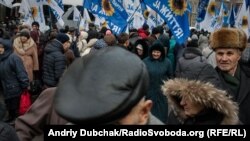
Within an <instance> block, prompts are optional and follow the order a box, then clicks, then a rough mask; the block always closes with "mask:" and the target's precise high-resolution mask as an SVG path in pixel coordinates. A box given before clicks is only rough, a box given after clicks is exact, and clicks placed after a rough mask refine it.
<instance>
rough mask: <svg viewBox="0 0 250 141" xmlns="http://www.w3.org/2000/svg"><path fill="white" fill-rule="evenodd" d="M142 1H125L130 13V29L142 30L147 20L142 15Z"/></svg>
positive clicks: (125, 6)
mask: <svg viewBox="0 0 250 141" xmlns="http://www.w3.org/2000/svg"><path fill="white" fill-rule="evenodd" d="M140 1H141V0H126V1H125V0H124V1H123V5H124V8H125V10H126V12H127V13H128V16H129V18H128V20H127V22H128V27H129V28H136V29H138V28H140V27H142V25H143V23H144V22H145V19H144V17H143V13H142V6H141V5H142V3H140Z"/></svg>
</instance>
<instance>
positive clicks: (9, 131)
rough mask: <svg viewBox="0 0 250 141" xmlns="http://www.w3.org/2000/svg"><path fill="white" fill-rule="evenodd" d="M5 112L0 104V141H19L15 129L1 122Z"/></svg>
mask: <svg viewBox="0 0 250 141" xmlns="http://www.w3.org/2000/svg"><path fill="white" fill-rule="evenodd" d="M5 112H6V109H5V108H4V106H3V104H1V103H0V141H19V139H18V137H17V134H16V131H15V129H14V128H13V127H11V126H10V125H8V124H7V123H4V122H2V119H3V117H4V114H5Z"/></svg>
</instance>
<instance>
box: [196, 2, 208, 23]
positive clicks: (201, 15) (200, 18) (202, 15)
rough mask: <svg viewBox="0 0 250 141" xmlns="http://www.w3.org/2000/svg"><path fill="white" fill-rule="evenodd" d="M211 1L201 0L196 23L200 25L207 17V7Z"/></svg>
mask: <svg viewBox="0 0 250 141" xmlns="http://www.w3.org/2000/svg"><path fill="white" fill-rule="evenodd" d="M208 3H209V0H200V1H199V4H198V8H197V18H196V21H197V22H198V23H200V22H202V21H203V20H204V18H205V16H206V12H207V6H208Z"/></svg>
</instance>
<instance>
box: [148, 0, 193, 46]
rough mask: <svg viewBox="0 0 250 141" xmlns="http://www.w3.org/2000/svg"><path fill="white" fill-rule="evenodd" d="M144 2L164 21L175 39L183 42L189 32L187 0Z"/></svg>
mask: <svg viewBox="0 0 250 141" xmlns="http://www.w3.org/2000/svg"><path fill="white" fill-rule="evenodd" d="M144 2H145V3H146V4H147V5H148V6H149V7H151V8H152V9H153V10H154V11H156V13H158V14H159V15H160V16H161V17H162V18H163V19H164V20H165V21H166V23H167V24H168V27H169V28H170V30H171V31H172V33H173V35H174V37H175V39H176V41H177V42H178V43H185V41H186V40H187V38H188V37H189V34H190V31H189V21H188V11H187V1H186V0H182V1H180V2H178V3H175V1H174V0H144Z"/></svg>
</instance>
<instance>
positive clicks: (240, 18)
mask: <svg viewBox="0 0 250 141" xmlns="http://www.w3.org/2000/svg"><path fill="white" fill-rule="evenodd" d="M235 26H236V27H237V28H242V29H243V30H244V31H245V33H246V34H247V37H248V32H249V31H248V26H249V7H248V6H247V3H246V1H245V0H244V1H243V4H242V6H241V9H240V11H239V13H238V15H237V17H236V20H235Z"/></svg>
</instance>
